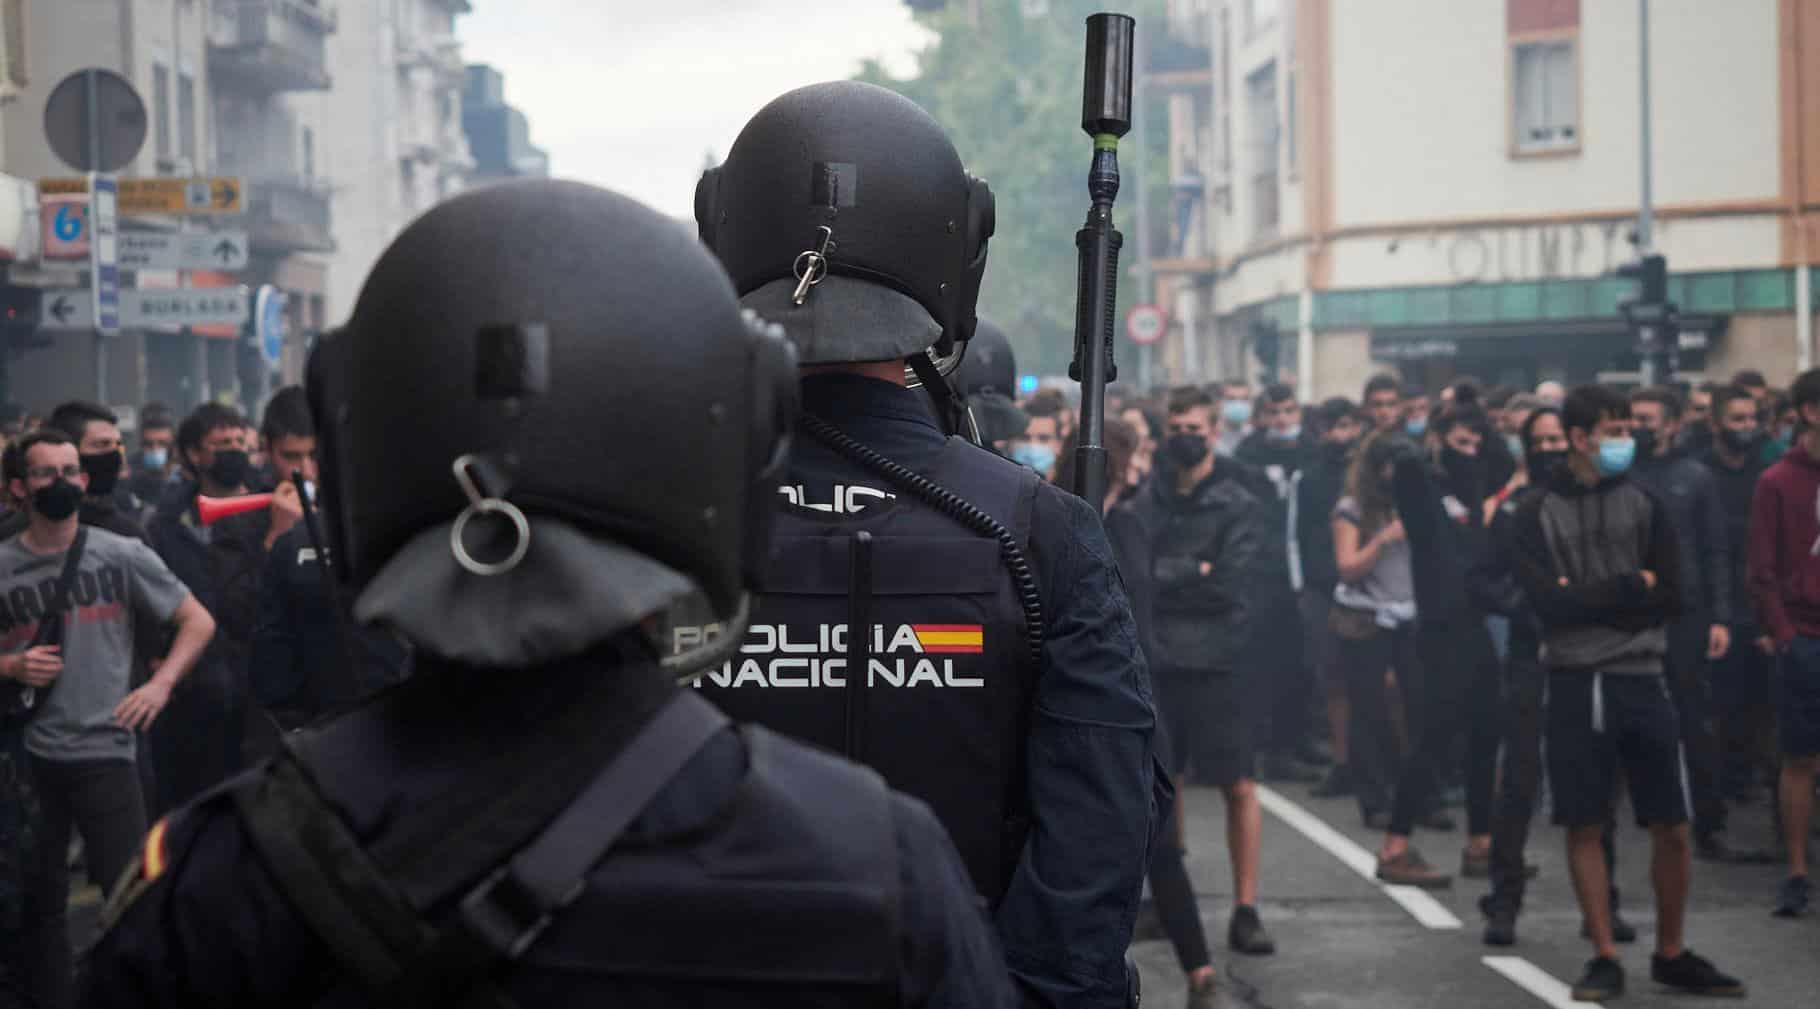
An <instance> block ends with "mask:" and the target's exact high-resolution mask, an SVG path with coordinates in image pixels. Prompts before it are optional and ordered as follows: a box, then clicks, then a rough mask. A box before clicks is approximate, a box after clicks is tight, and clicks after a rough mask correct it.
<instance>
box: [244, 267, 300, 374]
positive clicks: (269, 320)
mask: <svg viewBox="0 0 1820 1009" xmlns="http://www.w3.org/2000/svg"><path fill="white" fill-rule="evenodd" d="M290 300H291V298H290V295H288V294H285V293H284V292H283V291H281V290H279V289H278V288H276V287H274V286H272V285H271V284H261V285H259V294H258V296H257V297H255V298H254V299H253V327H254V332H253V338H254V339H255V340H257V341H258V343H259V349H260V351H261V352H263V353H264V354H265V360H266V363H268V364H272V365H276V364H278V362H279V361H281V360H283V359H284V338H285V333H286V330H287V329H288V328H289V327H288V326H287V325H286V319H285V314H284V311H285V308H286V306H287V305H288V303H289V302H290Z"/></svg>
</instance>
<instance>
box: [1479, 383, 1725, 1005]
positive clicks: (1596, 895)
mask: <svg viewBox="0 0 1820 1009" xmlns="http://www.w3.org/2000/svg"><path fill="white" fill-rule="evenodd" d="M1561 423H1562V426H1563V427H1565V428H1566V431H1567V439H1568V444H1569V446H1570V450H1569V454H1568V457H1567V463H1566V465H1563V466H1561V467H1559V468H1557V469H1556V470H1555V472H1554V474H1553V476H1552V478H1551V479H1550V480H1549V482H1548V485H1547V489H1546V490H1545V491H1544V492H1543V493H1541V494H1537V495H1534V496H1532V497H1531V498H1530V499H1529V500H1527V501H1526V502H1525V503H1524V504H1523V506H1522V508H1521V509H1520V510H1519V512H1518V513H1517V517H1516V530H1515V536H1516V546H1517V549H1516V551H1515V552H1516V575H1517V578H1518V580H1519V581H1520V582H1521V583H1522V585H1523V590H1524V592H1525V593H1526V594H1527V596H1528V598H1529V600H1530V602H1531V604H1532V605H1533V606H1534V607H1535V610H1536V614H1537V616H1538V617H1539V618H1540V620H1541V623H1542V661H1543V664H1544V665H1545V666H1546V667H1547V669H1548V674H1549V677H1548V710H1547V714H1546V716H1545V726H1546V732H1547V751H1548V783H1549V789H1550V791H1551V792H1552V793H1553V794H1554V797H1555V822H1556V823H1557V824H1559V825H1561V826H1563V827H1565V828H1567V849H1568V865H1569V868H1570V869H1571V871H1572V874H1573V883H1574V894H1575V896H1576V897H1578V898H1579V902H1580V912H1581V914H1582V915H1583V917H1584V919H1585V923H1586V934H1587V936H1588V938H1590V939H1591V940H1592V943H1593V946H1594V949H1595V955H1594V958H1593V959H1592V961H1591V962H1589V963H1588V964H1587V966H1586V974H1585V976H1583V977H1582V978H1581V979H1580V981H1579V982H1578V983H1577V984H1575V985H1574V988H1573V996H1574V998H1575V999H1578V1000H1584V1001H1602V1000H1604V999H1610V998H1616V997H1617V996H1619V995H1621V994H1623V992H1624V968H1623V967H1622V966H1620V965H1619V963H1618V947H1617V945H1616V943H1615V942H1614V941H1613V939H1612V929H1611V908H1610V905H1609V903H1608V896H1607V895H1608V892H1609V887H1610V884H1611V881H1610V878H1609V876H1608V873H1607V871H1606V866H1605V858H1604V855H1603V853H1602V852H1601V850H1600V846H1599V836H1600V833H1601V832H1602V831H1603V830H1604V827H1605V824H1606V823H1607V821H1608V820H1609V819H1610V817H1611V815H1612V801H1613V797H1614V796H1615V794H1616V785H1617V775H1618V770H1619V768H1620V766H1622V768H1623V770H1624V774H1625V778H1626V780H1627V782H1628V784H1629V785H1630V794H1631V804H1632V806H1633V807H1634V811H1635V813H1636V816H1637V822H1638V825H1640V826H1643V827H1647V828H1648V829H1649V832H1650V839H1651V842H1652V852H1651V855H1652V863H1651V869H1650V879H1651V880H1652V881H1653V882H1654V884H1655V890H1656V952H1655V955H1654V956H1653V957H1652V958H1651V963H1650V976H1651V978H1653V979H1654V980H1655V981H1656V982H1657V983H1659V984H1663V985H1667V986H1669V987H1672V988H1677V989H1680V990H1682V991H1687V992H1692V993H1697V994H1703V995H1729V996H1742V995H1743V994H1744V985H1743V984H1742V983H1740V982H1739V981H1738V980H1737V979H1736V978H1732V977H1728V976H1726V975H1725V974H1723V973H1721V972H1720V971H1719V970H1718V968H1716V967H1714V966H1713V965H1712V963H1711V962H1710V961H1707V960H1706V959H1704V958H1702V957H1700V956H1699V955H1697V954H1695V953H1694V952H1693V951H1692V950H1690V949H1688V948H1687V947H1686V946H1685V945H1684V944H1683V941H1682V925H1683V922H1684V919H1685V917H1686V910H1687V890H1688V876H1689V874H1690V871H1691V869H1690V854H1691V844H1690V840H1689V836H1688V822H1687V819H1688V809H1687V799H1686V789H1687V786H1686V780H1685V777H1684V775H1683V772H1682V760H1681V737H1680V726H1679V719H1678V718H1677V716H1676V712H1675V706H1674V703H1673V702H1672V701H1671V700H1670V699H1669V695H1668V691H1667V689H1666V687H1665V686H1664V683H1663V678H1662V674H1663V670H1664V667H1665V658H1666V656H1667V653H1668V633H1667V626H1668V622H1669V619H1670V618H1671V617H1673V616H1675V615H1676V614H1677V613H1678V612H1679V610H1680V606H1681V594H1680V581H1679V572H1678V568H1679V565H1678V564H1677V560H1676V546H1675V540H1674V532H1673V529H1672V526H1671V524H1670V520H1669V516H1668V513H1667V511H1666V509H1665V508H1664V507H1663V506H1662V505H1661V503H1660V502H1659V501H1657V500H1656V498H1655V497H1653V496H1652V495H1651V494H1650V493H1649V492H1648V491H1647V490H1645V489H1644V488H1643V486H1642V485H1641V484H1639V483H1637V482H1635V481H1633V480H1632V479H1630V477H1629V476H1628V475H1627V471H1628V470H1629V469H1630V467H1631V463H1632V462H1633V461H1634V459H1635V456H1636V442H1635V441H1634V440H1633V439H1632V438H1631V417H1630V403H1629V401H1628V400H1627V399H1625V397H1624V396H1623V395H1622V394H1620V393H1618V392H1617V391H1615V390H1613V389H1609V388H1605V387H1602V386H1581V387H1580V388H1577V389H1575V390H1573V392H1572V393H1570V394H1569V395H1568V397H1567V401H1566V403H1565V404H1564V405H1563V408H1562V410H1561Z"/></svg>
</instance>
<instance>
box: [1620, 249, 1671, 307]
mask: <svg viewBox="0 0 1820 1009" xmlns="http://www.w3.org/2000/svg"><path fill="white" fill-rule="evenodd" d="M1618 276H1620V277H1624V278H1626V279H1628V280H1634V281H1636V282H1637V299H1636V300H1637V302H1638V303H1639V304H1644V305H1662V304H1666V303H1667V302H1668V258H1667V257H1665V256H1662V255H1658V254H1656V253H1651V254H1649V255H1647V256H1644V257H1642V258H1641V259H1637V260H1635V261H1633V262H1629V263H1625V264H1624V265H1623V266H1620V267H1618Z"/></svg>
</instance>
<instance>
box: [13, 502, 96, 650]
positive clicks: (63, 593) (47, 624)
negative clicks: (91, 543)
mask: <svg viewBox="0 0 1820 1009" xmlns="http://www.w3.org/2000/svg"><path fill="white" fill-rule="evenodd" d="M86 546H88V530H87V529H86V528H84V527H82V526H77V527H76V539H75V542H73V543H71V544H70V548H69V550H68V551H67V552H65V553H64V555H63V571H62V573H60V574H59V575H57V591H56V593H55V595H54V596H53V597H52V599H51V605H50V610H49V611H48V612H46V613H45V614H44V619H43V620H40V621H38V632H37V633H36V634H34V635H33V636H32V643H31V645H30V646H28V647H36V646H38V645H56V644H62V643H63V624H64V622H63V614H64V611H66V610H68V609H69V601H70V592H71V591H72V590H73V588H74V587H75V584H76V571H77V569H78V568H79V567H80V566H81V565H82V550H83V548H84V547H86Z"/></svg>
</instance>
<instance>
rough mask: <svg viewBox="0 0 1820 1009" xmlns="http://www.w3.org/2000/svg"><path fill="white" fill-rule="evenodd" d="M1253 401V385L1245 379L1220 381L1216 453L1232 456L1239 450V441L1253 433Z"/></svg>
mask: <svg viewBox="0 0 1820 1009" xmlns="http://www.w3.org/2000/svg"><path fill="white" fill-rule="evenodd" d="M1256 419H1257V418H1256V417H1254V416H1253V410H1252V402H1251V385H1250V384H1249V383H1247V382H1245V381H1244V380H1242V379H1240V380H1234V381H1229V382H1222V383H1220V433H1219V436H1218V437H1217V438H1216V439H1215V441H1214V445H1213V451H1214V454H1215V455H1224V456H1230V455H1233V454H1234V453H1236V452H1238V450H1239V443H1240V442H1242V441H1244V440H1245V436H1246V435H1248V434H1250V433H1251V430H1252V426H1253V423H1254V421H1255V420H1256Z"/></svg>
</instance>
